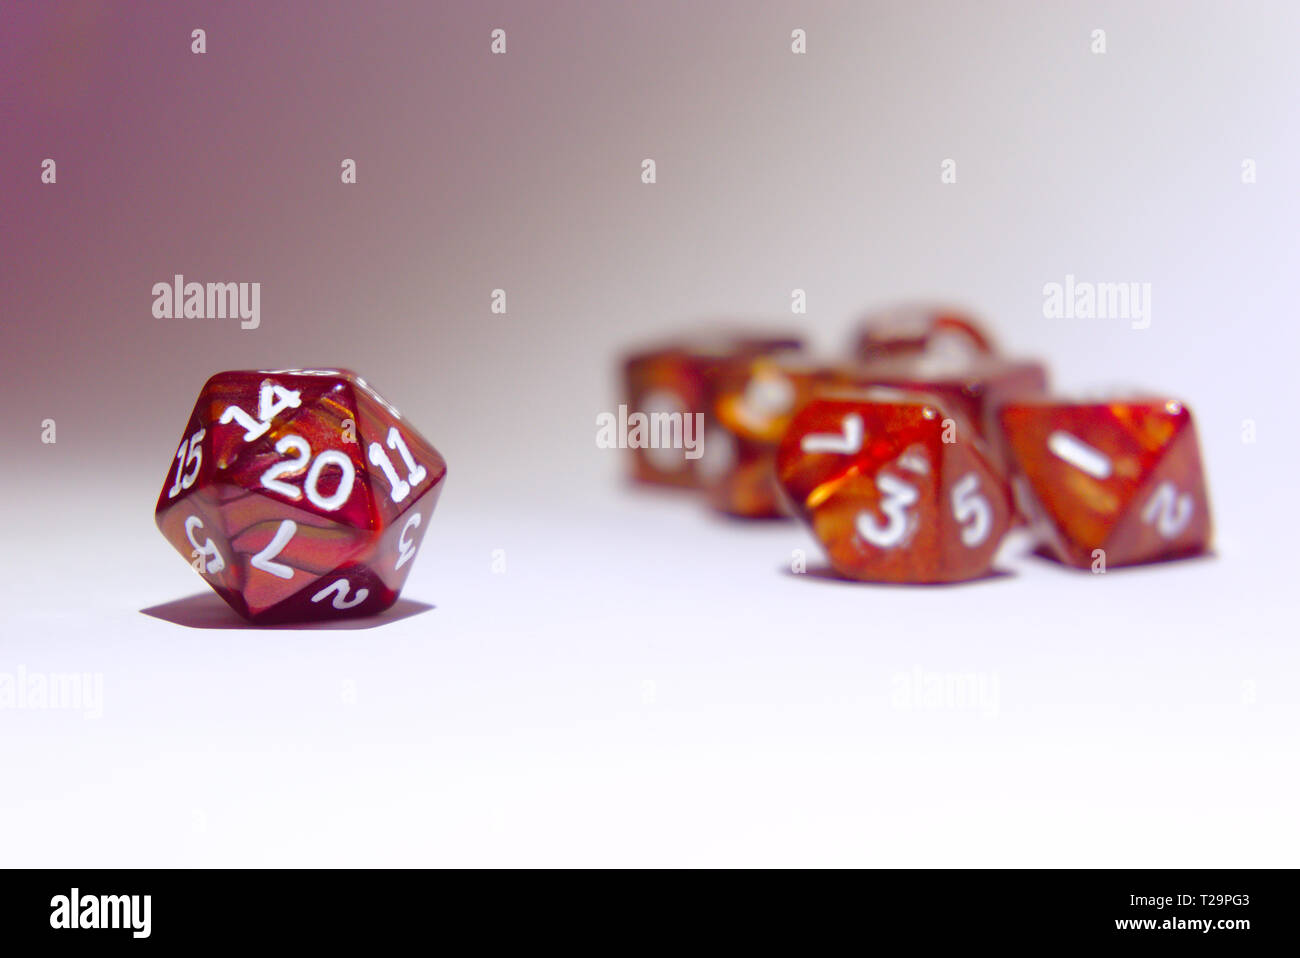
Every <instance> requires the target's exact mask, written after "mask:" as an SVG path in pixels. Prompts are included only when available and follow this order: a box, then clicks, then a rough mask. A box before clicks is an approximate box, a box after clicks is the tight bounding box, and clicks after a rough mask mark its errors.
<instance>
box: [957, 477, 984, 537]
mask: <svg viewBox="0 0 1300 958" xmlns="http://www.w3.org/2000/svg"><path fill="white" fill-rule="evenodd" d="M979 488H980V477H979V476H978V475H976V474H975V473H973V472H968V473H966V475H964V476H962V477H961V478H960V479H958V480H957V482H956V484H955V485H954V486H953V487H952V496H951V498H952V516H953V518H954V519H956V520H957V521H958V522H959V523H963V525H962V528H961V541H962V543H963V544H964V545H965V546H966V547H967V548H970V549H973V548H975V547H976V546H977V545H979V544H980V543H981V542H983V541H984V540H985V539H987V538H988V535H989V530H990V529H991V528H992V527H993V508H992V506H990V505H989V501H988V499H986V498H985V497H984V496H983V495H981V494H980V491H979ZM967 520H969V521H967Z"/></svg>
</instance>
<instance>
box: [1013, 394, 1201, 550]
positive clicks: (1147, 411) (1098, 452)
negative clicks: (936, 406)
mask: <svg viewBox="0 0 1300 958" xmlns="http://www.w3.org/2000/svg"><path fill="white" fill-rule="evenodd" d="M1180 413H1181V415H1182V416H1183V417H1185V416H1186V413H1185V412H1182V411H1181V410H1179V411H1178V412H1174V413H1171V412H1170V411H1169V410H1168V408H1167V407H1166V405H1165V404H1164V403H1156V402H1150V403H1145V402H1144V403H1112V404H1108V405H1107V404H1089V405H1051V404H1046V403H1044V404H1012V405H1010V406H1007V407H1005V408H1004V410H1003V413H1002V422H1003V427H1004V432H1005V435H1006V438H1007V443H1008V445H1009V447H1010V448H1011V450H1012V452H1013V454H1014V456H1015V459H1016V465H1017V467H1018V468H1019V470H1020V471H1021V473H1022V474H1023V475H1024V478H1025V479H1026V481H1027V482H1028V484H1029V487H1030V490H1031V492H1032V494H1033V496H1034V498H1035V500H1036V501H1037V503H1038V506H1039V507H1040V510H1041V513H1042V515H1043V516H1044V518H1045V519H1046V520H1047V521H1048V522H1049V523H1050V524H1051V525H1052V526H1053V530H1054V535H1053V536H1052V541H1053V542H1054V543H1055V547H1056V548H1057V550H1058V552H1059V553H1060V558H1061V559H1063V560H1064V561H1066V562H1069V563H1071V564H1073V565H1079V566H1086V565H1089V564H1090V563H1091V562H1092V553H1093V550H1095V549H1099V548H1103V547H1104V546H1105V544H1106V542H1107V540H1108V539H1109V538H1110V536H1111V535H1112V533H1113V532H1114V530H1115V528H1116V526H1117V525H1118V523H1119V521H1120V519H1121V517H1122V516H1123V514H1124V512H1125V510H1126V509H1127V508H1128V504H1129V503H1130V502H1131V501H1132V500H1133V498H1134V496H1135V495H1136V494H1137V493H1138V491H1139V490H1140V489H1141V487H1142V485H1143V484H1144V483H1145V482H1146V480H1147V478H1148V477H1149V476H1150V475H1151V473H1152V471H1153V470H1154V469H1155V467H1156V465H1157V463H1158V462H1159V461H1160V459H1161V457H1162V455H1163V454H1164V451H1165V449H1166V448H1167V446H1168V445H1169V443H1170V442H1171V441H1172V440H1173V437H1174V435H1175V434H1176V433H1177V431H1178V429H1179V423H1178V418H1179V414H1180Z"/></svg>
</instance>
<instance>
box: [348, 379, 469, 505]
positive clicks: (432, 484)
mask: <svg viewBox="0 0 1300 958" xmlns="http://www.w3.org/2000/svg"><path fill="white" fill-rule="evenodd" d="M351 389H352V392H353V397H354V402H355V404H356V410H357V451H358V457H359V459H360V460H361V462H362V463H363V467H364V469H365V470H366V474H367V476H368V477H369V485H370V488H371V490H372V496H373V500H374V506H375V509H376V511H377V513H378V516H379V522H380V526H381V527H383V528H387V527H389V526H391V525H392V524H393V523H394V522H395V521H396V520H397V517H398V516H400V515H402V514H404V513H406V512H407V511H408V510H410V509H411V508H412V506H413V504H414V503H415V502H416V501H417V500H418V499H419V498H421V497H422V496H424V495H425V494H426V493H427V492H428V491H429V490H430V489H435V488H437V487H438V486H439V485H440V484H441V483H442V480H443V477H444V476H445V475H446V472H447V464H446V462H445V461H444V460H443V458H442V456H441V455H439V454H438V450H436V449H435V448H434V447H433V444H432V443H430V442H429V441H428V440H427V439H425V438H424V437H423V436H421V435H420V434H419V433H418V432H416V431H415V429H414V428H412V426H411V425H410V423H408V422H407V421H406V420H405V419H404V418H402V415H401V413H399V412H398V411H397V410H396V408H395V407H393V406H392V405H391V404H390V403H388V401H387V400H385V399H384V398H383V397H382V396H380V395H379V394H378V393H377V392H375V390H374V389H373V388H372V387H371V386H369V385H368V384H367V383H365V381H364V380H357V381H356V382H354V383H352V384H351Z"/></svg>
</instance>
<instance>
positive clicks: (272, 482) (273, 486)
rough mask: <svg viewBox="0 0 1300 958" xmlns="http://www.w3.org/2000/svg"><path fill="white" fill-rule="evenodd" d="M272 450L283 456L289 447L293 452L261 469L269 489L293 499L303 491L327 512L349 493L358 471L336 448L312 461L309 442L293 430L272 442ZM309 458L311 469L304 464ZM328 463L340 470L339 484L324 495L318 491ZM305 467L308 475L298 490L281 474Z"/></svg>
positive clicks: (312, 502) (299, 497) (341, 503)
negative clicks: (293, 455)
mask: <svg viewBox="0 0 1300 958" xmlns="http://www.w3.org/2000/svg"><path fill="white" fill-rule="evenodd" d="M275 451H276V452H278V453H279V454H280V455H282V456H283V455H286V454H287V453H289V452H290V451H292V452H294V453H296V456H295V458H293V459H286V460H285V461H284V462H277V463H274V464H273V465H272V466H271V467H270V468H269V469H267V470H266V472H264V473H262V485H263V486H265V487H266V488H267V489H270V490H271V491H272V492H278V493H279V494H280V495H282V496H284V497H285V498H287V499H292V500H293V501H295V502H297V501H298V500H299V499H301V498H302V494H303V492H306V493H307V500H308V501H309V502H310V503H311V504H312V505H314V506H315V507H316V508H318V509H324V510H325V511H326V512H333V511H334V510H336V509H338V508H340V507H341V506H342V505H343V504H344V503H345V502H347V501H348V497H349V496H350V495H352V486H353V484H354V483H355V482H356V477H357V471H356V467H355V466H353V465H352V460H351V459H350V458H348V456H346V455H345V454H344V453H341V452H339V451H338V450H337V449H327V450H325V451H324V452H322V453H321V454H320V455H318V456H317V457H316V459H315V461H311V445H310V444H309V443H308V442H307V440H306V439H304V438H302V436H297V435H293V434H290V435H288V436H281V437H280V441H279V442H277V443H276V444H275ZM308 462H311V468H310V469H308V468H307V464H308ZM327 466H334V467H336V468H337V469H338V470H339V484H338V487H337V488H336V489H335V490H334V492H333V493H332V494H331V495H328V496H323V495H321V492H320V480H321V474H322V473H323V472H324V471H325V468H326V467H327ZM304 469H307V478H306V479H305V480H304V481H303V488H302V489H301V490H300V489H299V488H298V487H297V486H291V485H290V484H289V483H287V482H285V481H284V480H283V479H281V478H280V477H281V476H285V475H289V476H296V475H298V474H299V473H301V472H302V471H303V470H304Z"/></svg>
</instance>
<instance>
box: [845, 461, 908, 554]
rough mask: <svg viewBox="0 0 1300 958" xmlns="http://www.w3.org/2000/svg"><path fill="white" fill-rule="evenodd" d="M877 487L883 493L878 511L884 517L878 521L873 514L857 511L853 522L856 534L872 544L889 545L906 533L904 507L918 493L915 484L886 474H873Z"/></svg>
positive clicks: (906, 517) (892, 545)
mask: <svg viewBox="0 0 1300 958" xmlns="http://www.w3.org/2000/svg"><path fill="white" fill-rule="evenodd" d="M876 488H877V489H879V490H880V494H881V495H882V496H884V499H883V500H882V501H881V503H880V511H881V512H882V513H884V516H885V519H886V520H887V521H886V522H885V523H884V524H881V522H880V520H879V519H877V518H876V517H875V516H874V515H872V514H871V513H870V512H865V511H864V512H859V513H858V517H857V520H856V521H855V523H854V525H855V526H856V528H857V530H858V535H860V536H862V538H864V539H866V540H867V541H868V542H870V543H871V544H872V545H873V546H876V547H877V548H880V549H890V548H893V547H894V546H896V545H898V544H899V543H900V542H902V541H903V538H904V536H906V535H907V528H908V524H909V522H908V518H909V517H908V514H907V509H908V507H909V506H913V505H915V504H916V501H917V499H919V498H920V494H919V493H918V492H917V491H916V487H915V486H912V485H909V484H908V483H906V482H904V481H903V480H901V479H896V478H894V477H893V476H891V475H888V474H882V475H880V476H877V477H876Z"/></svg>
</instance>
